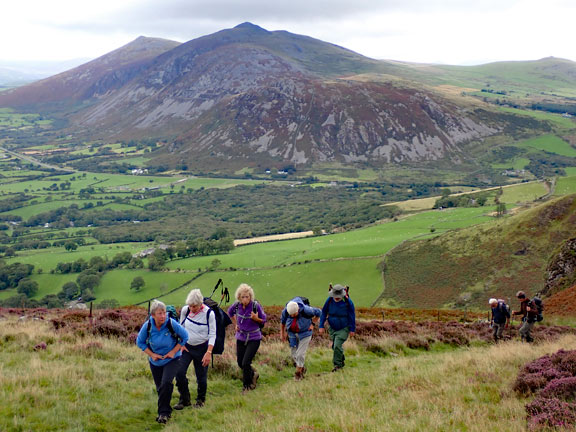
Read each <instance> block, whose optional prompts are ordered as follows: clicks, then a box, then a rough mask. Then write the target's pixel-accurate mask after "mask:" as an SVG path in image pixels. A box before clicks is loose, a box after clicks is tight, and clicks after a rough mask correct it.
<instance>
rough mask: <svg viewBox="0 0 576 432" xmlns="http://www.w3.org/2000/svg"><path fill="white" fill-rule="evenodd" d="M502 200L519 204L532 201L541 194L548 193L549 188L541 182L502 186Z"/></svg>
mask: <svg viewBox="0 0 576 432" xmlns="http://www.w3.org/2000/svg"><path fill="white" fill-rule="evenodd" d="M502 191H503V193H502V196H501V197H500V202H503V203H506V204H518V203H523V202H532V201H534V200H535V199H537V198H540V197H541V196H544V195H546V193H547V192H548V190H547V189H546V187H545V186H544V184H543V183H541V182H530V183H519V184H517V185H514V186H508V187H504V188H502Z"/></svg>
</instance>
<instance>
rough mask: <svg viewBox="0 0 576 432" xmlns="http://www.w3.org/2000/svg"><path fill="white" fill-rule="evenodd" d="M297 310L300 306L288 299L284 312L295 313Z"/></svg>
mask: <svg viewBox="0 0 576 432" xmlns="http://www.w3.org/2000/svg"><path fill="white" fill-rule="evenodd" d="M299 310H300V307H299V306H298V303H296V302H294V301H289V302H288V304H287V305H286V312H288V315H294V314H297V313H298V311H299Z"/></svg>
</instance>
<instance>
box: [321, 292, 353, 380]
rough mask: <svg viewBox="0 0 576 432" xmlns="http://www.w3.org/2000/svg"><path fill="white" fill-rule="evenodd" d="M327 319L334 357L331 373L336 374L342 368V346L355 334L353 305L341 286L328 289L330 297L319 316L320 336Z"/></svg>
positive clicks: (343, 358)
mask: <svg viewBox="0 0 576 432" xmlns="http://www.w3.org/2000/svg"><path fill="white" fill-rule="evenodd" d="M326 319H328V324H330V328H329V329H328V331H329V333H330V338H331V339H332V349H333V350H334V355H333V356H332V363H333V365H334V368H333V369H332V372H336V371H337V370H339V369H342V368H343V367H344V360H345V357H344V348H342V345H343V344H344V342H346V339H348V336H354V333H355V332H356V312H355V311H354V303H352V300H350V298H349V297H348V296H347V295H346V289H345V288H344V287H343V286H342V285H334V286H333V287H331V289H330V297H328V299H327V300H326V303H324V306H323V307H322V315H321V316H320V326H319V327H320V329H319V332H320V334H322V333H324V323H325V322H326Z"/></svg>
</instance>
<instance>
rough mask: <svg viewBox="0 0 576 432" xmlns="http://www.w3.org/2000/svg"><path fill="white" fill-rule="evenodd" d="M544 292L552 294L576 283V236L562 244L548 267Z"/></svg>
mask: <svg viewBox="0 0 576 432" xmlns="http://www.w3.org/2000/svg"><path fill="white" fill-rule="evenodd" d="M546 275H547V276H546V285H545V288H544V292H543V293H544V294H546V295H552V294H555V293H557V292H559V291H562V290H564V289H567V288H570V287H571V286H573V285H575V284H576V237H575V238H572V239H570V240H566V242H565V243H564V244H563V245H562V247H561V248H560V250H559V252H558V253H557V254H555V255H554V256H553V257H552V258H551V259H550V261H549V264H548V267H547V268H546Z"/></svg>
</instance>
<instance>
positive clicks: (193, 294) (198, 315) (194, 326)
mask: <svg viewBox="0 0 576 432" xmlns="http://www.w3.org/2000/svg"><path fill="white" fill-rule="evenodd" d="M180 323H181V324H182V325H183V326H184V328H185V329H186V331H187V332H188V340H187V342H186V346H185V347H184V349H183V351H182V359H181V360H180V370H179V371H178V373H177V374H176V387H178V391H179V392H180V399H179V401H178V404H176V405H174V409H175V410H181V409H183V408H184V407H187V406H190V405H192V402H191V399H190V390H189V388H188V378H187V377H186V374H187V373H188V368H189V367H190V363H192V362H194V372H195V374H196V384H197V393H196V403H195V404H194V406H195V407H196V408H201V407H203V406H204V403H205V402H206V390H207V388H208V365H209V364H210V359H211V357H212V350H213V349H214V344H215V341H216V317H215V315H214V311H213V310H211V309H210V308H209V307H208V306H206V305H205V304H204V296H203V295H202V292H200V290H199V289H193V290H192V291H190V293H189V294H188V297H186V306H184V307H183V308H182V311H181V312H180Z"/></svg>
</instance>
